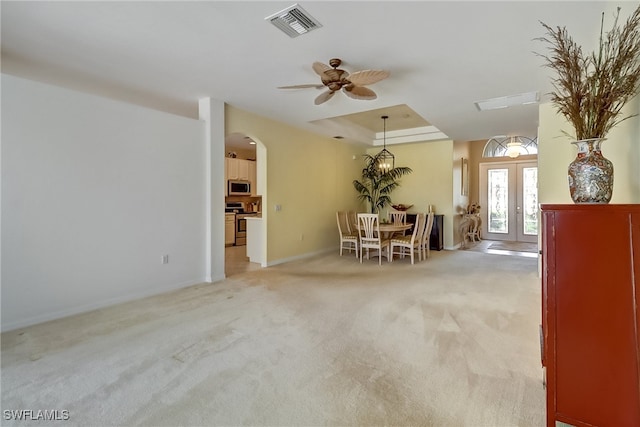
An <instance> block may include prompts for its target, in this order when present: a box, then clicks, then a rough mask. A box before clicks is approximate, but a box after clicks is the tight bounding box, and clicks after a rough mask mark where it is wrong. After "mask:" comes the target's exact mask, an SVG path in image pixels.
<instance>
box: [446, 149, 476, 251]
mask: <svg viewBox="0 0 640 427" xmlns="http://www.w3.org/2000/svg"><path fill="white" fill-rule="evenodd" d="M470 154H471V143H470V142H468V141H467V142H455V143H454V144H453V174H452V177H453V188H452V198H453V211H452V212H453V216H452V220H451V228H452V239H453V240H452V244H453V245H454V246H457V245H458V244H460V242H461V241H462V238H461V236H460V233H458V230H459V229H460V221H461V220H462V215H463V214H464V213H465V212H466V209H467V205H468V204H469V203H470V195H471V182H472V179H471V176H469V177H468V179H469V193H468V194H466V195H465V194H462V158H465V159H466V160H467V173H468V174H469V175H471V169H472V168H471V159H470V158H469V157H470Z"/></svg>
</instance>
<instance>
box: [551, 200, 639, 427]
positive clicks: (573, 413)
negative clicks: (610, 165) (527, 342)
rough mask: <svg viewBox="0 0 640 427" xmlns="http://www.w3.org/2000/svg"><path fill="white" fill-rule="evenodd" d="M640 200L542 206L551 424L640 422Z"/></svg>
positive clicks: (598, 424) (636, 424)
mask: <svg viewBox="0 0 640 427" xmlns="http://www.w3.org/2000/svg"><path fill="white" fill-rule="evenodd" d="M639 283H640V205H542V331H543V355H542V363H543V365H544V367H545V369H546V388H547V426H549V427H550V426H555V421H556V420H557V421H562V422H565V423H568V424H572V425H575V426H601V427H604V426H640V376H639V375H640V346H639V331H640V321H639V319H640V313H638V308H639V307H640V295H639V293H640V289H639V286H638V284H639Z"/></svg>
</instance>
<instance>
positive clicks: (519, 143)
mask: <svg viewBox="0 0 640 427" xmlns="http://www.w3.org/2000/svg"><path fill="white" fill-rule="evenodd" d="M523 154H538V138H529V137H526V136H494V137H493V138H491V139H489V140H488V141H487V143H486V144H485V146H484V151H483V152H482V157H511V158H516V157H518V156H520V155H523Z"/></svg>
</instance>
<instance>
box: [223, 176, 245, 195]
mask: <svg viewBox="0 0 640 427" xmlns="http://www.w3.org/2000/svg"><path fill="white" fill-rule="evenodd" d="M227 185H228V190H229V191H228V194H229V196H250V195H251V183H250V182H249V181H237V180H232V179H230V180H228V181H227Z"/></svg>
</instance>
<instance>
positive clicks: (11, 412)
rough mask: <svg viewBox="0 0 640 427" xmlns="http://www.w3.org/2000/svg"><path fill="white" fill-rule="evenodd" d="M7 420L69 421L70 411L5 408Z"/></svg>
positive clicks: (4, 414)
mask: <svg viewBox="0 0 640 427" xmlns="http://www.w3.org/2000/svg"><path fill="white" fill-rule="evenodd" d="M2 415H3V416H4V419H5V420H6V421H67V420H68V419H69V411H68V410H66V409H35V410H34V409H5V410H4V411H3V414H2Z"/></svg>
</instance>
